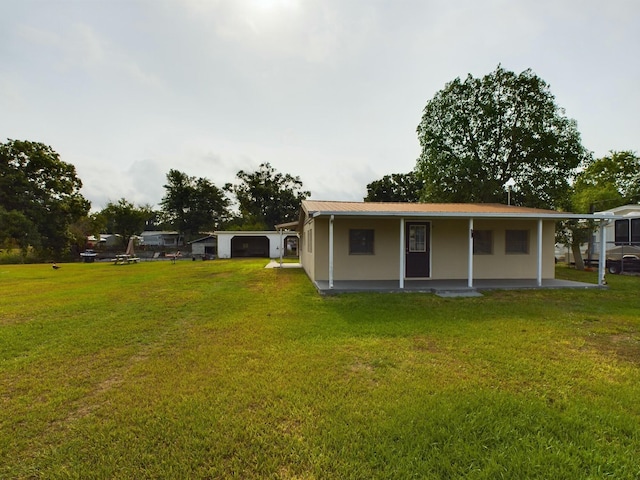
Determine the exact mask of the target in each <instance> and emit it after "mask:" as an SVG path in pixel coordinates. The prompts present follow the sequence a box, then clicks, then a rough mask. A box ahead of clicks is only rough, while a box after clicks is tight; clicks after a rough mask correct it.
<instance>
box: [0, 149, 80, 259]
mask: <svg viewBox="0 0 640 480" xmlns="http://www.w3.org/2000/svg"><path fill="white" fill-rule="evenodd" d="M81 187H82V182H81V181H80V179H79V178H78V176H77V174H76V169H75V167H74V166H73V165H71V164H69V163H66V162H63V161H62V160H60V156H59V155H58V154H57V153H56V152H55V151H54V150H53V149H52V148H51V147H50V146H48V145H44V144H42V143H37V142H30V141H20V140H8V141H7V142H6V143H0V207H2V208H3V209H4V213H3V215H4V218H5V221H6V222H9V223H10V224H11V225H13V226H14V227H12V228H14V230H12V231H14V233H13V234H11V235H12V236H14V237H15V238H14V240H15V241H16V242H17V243H18V244H20V245H22V244H24V243H25V242H26V241H28V242H29V244H30V245H31V246H33V247H36V248H38V249H39V250H40V251H41V253H43V254H47V255H52V256H54V257H60V256H62V255H64V254H65V253H66V252H67V251H68V247H69V245H70V243H71V240H72V236H71V234H70V231H69V226H70V225H71V224H72V223H74V222H75V221H77V220H78V219H80V218H82V217H84V216H86V215H87V213H88V211H89V208H90V203H89V201H88V200H86V199H85V198H84V197H83V196H82V195H81V194H80V188H81ZM17 226H20V227H19V228H18V227H17ZM16 228H17V229H16ZM25 235H26V237H27V240H25V239H24V238H25ZM5 236H6V233H5ZM20 237H22V238H20ZM5 240H6V238H5Z"/></svg>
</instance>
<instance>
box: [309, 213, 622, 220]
mask: <svg viewBox="0 0 640 480" xmlns="http://www.w3.org/2000/svg"><path fill="white" fill-rule="evenodd" d="M331 215H334V216H336V217H378V218H385V217H403V218H488V219H492V218H495V219H510V220H517V219H530V220H538V219H542V220H614V219H616V218H621V217H620V215H617V216H616V215H598V214H590V213H584V214H580V213H562V212H558V213H557V214H556V213H551V214H541V215H538V214H535V213H520V214H513V213H482V212H480V213H469V212H424V213H419V212H344V211H326V212H324V211H322V212H320V211H317V212H310V215H309V216H310V218H317V217H321V216H322V217H324V216H327V217H330V216H331Z"/></svg>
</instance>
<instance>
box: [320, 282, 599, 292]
mask: <svg viewBox="0 0 640 480" xmlns="http://www.w3.org/2000/svg"><path fill="white" fill-rule="evenodd" d="M315 286H316V288H317V289H318V292H320V293H321V294H323V295H332V294H337V293H357V292H388V293H410V292H417V293H436V294H437V293H438V292H450V295H453V292H457V293H458V294H459V295H461V294H463V293H471V292H476V293H477V292H481V291H485V290H528V289H560V288H575V289H584V288H607V287H606V286H600V285H597V284H594V283H583V282H574V281H571V280H559V279H555V278H549V279H544V280H542V286H539V285H538V282H537V281H536V280H535V279H494V280H474V281H473V288H469V286H468V282H467V280H466V279H461V280H405V282H404V289H401V288H400V286H399V282H398V280H360V281H355V280H354V281H346V280H340V281H335V282H334V284H333V288H329V282H328V281H317V282H315Z"/></svg>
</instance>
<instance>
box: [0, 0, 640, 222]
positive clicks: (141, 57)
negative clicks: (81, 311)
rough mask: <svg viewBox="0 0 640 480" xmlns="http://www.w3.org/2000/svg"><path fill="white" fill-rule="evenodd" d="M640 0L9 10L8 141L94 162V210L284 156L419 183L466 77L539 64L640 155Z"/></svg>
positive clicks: (605, 139) (592, 124)
mask: <svg viewBox="0 0 640 480" xmlns="http://www.w3.org/2000/svg"><path fill="white" fill-rule="evenodd" d="M639 55H640V2H639V1H638V0H607V1H606V2H605V1H602V0H598V1H594V0H437V1H436V0H422V1H420V0H406V1H403V0H370V1H365V0H352V1H350V0H146V1H142V0H111V1H106V0H104V1H99V0H67V1H62V0H38V1H36V0H0V141H2V142H4V141H6V139H7V138H10V139H16V140H31V141H38V142H43V143H45V144H47V145H50V146H51V147H52V148H53V149H54V150H56V151H57V152H58V153H59V154H60V156H61V159H62V160H63V161H65V162H68V163H72V164H74V165H75V166H76V169H77V172H78V175H79V177H80V178H81V180H82V181H83V183H84V186H83V190H82V193H83V194H84V195H85V197H86V198H88V199H89V200H91V202H92V207H93V209H94V210H99V209H101V208H103V207H104V206H105V204H106V203H107V202H108V201H109V200H112V201H116V200H118V199H120V198H123V197H124V198H127V199H128V200H130V201H133V202H135V203H138V204H143V203H150V204H152V205H156V204H158V203H159V202H160V200H161V199H162V196H163V194H164V188H163V185H164V183H165V180H166V177H165V176H166V174H167V172H168V171H169V169H171V168H175V169H178V170H180V171H183V172H185V173H187V174H189V175H192V176H197V177H206V178H208V179H210V180H211V181H213V182H214V183H215V184H216V185H218V186H220V187H222V186H223V185H224V184H225V183H227V182H233V181H234V180H235V174H236V173H237V171H238V170H241V169H244V170H250V171H252V170H254V169H256V168H257V167H258V165H259V164H260V163H263V162H270V163H271V164H272V165H273V166H274V167H275V168H276V169H277V170H278V171H280V172H282V173H290V174H293V175H299V176H300V177H301V179H302V181H303V182H304V186H305V188H306V189H308V190H310V191H311V194H312V198H314V199H322V200H362V197H363V196H364V195H365V194H366V185H367V184H368V183H369V182H371V181H373V180H376V179H378V178H381V177H382V176H383V175H386V174H390V173H406V172H409V171H410V170H412V169H413V168H414V166H415V162H416V158H417V157H418V154H419V144H418V140H417V136H416V127H417V125H418V123H419V122H420V118H421V114H422V109H423V108H424V106H425V104H426V102H427V101H428V100H430V99H431V98H432V97H433V96H434V94H435V93H436V92H437V91H438V90H441V89H442V88H443V87H444V86H445V84H446V83H447V82H449V81H451V80H453V79H455V78H456V77H461V78H464V77H465V76H466V75H467V74H469V73H471V74H472V75H474V76H482V75H485V74H487V73H490V72H492V71H493V70H494V69H495V68H496V66H497V65H498V64H499V63H501V64H502V65H503V67H504V68H506V69H508V70H513V71H515V72H517V73H519V72H521V71H522V70H525V69H527V68H531V69H532V70H533V72H534V73H536V74H537V75H538V76H540V77H541V78H542V79H544V80H545V81H546V82H547V83H549V84H550V87H551V92H552V93H553V94H554V95H555V98H556V102H557V104H558V105H560V106H561V107H563V108H564V109H565V110H566V115H567V116H569V117H571V118H574V119H575V120H577V122H578V129H579V130H580V132H581V134H582V140H583V144H584V145H585V147H586V148H588V149H589V150H591V151H593V152H594V155H596V156H597V157H598V156H602V155H605V154H606V153H607V152H608V151H610V150H633V151H636V152H637V151H638V150H640V145H639V144H640V61H639V60H638V59H639V58H640V56H639Z"/></svg>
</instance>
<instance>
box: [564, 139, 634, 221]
mask: <svg viewBox="0 0 640 480" xmlns="http://www.w3.org/2000/svg"><path fill="white" fill-rule="evenodd" d="M629 203H640V157H638V156H637V155H636V154H635V152H631V151H621V152H616V151H614V152H610V154H609V155H607V156H604V157H602V158H598V159H596V160H591V161H589V162H588V163H587V164H586V167H585V169H584V170H582V171H581V172H580V173H579V174H578V175H577V176H576V180H575V182H574V185H573V197H572V209H573V210H574V211H575V212H578V213H587V212H590V211H601V210H606V209H608V208H613V207H618V206H620V205H624V204H629Z"/></svg>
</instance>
